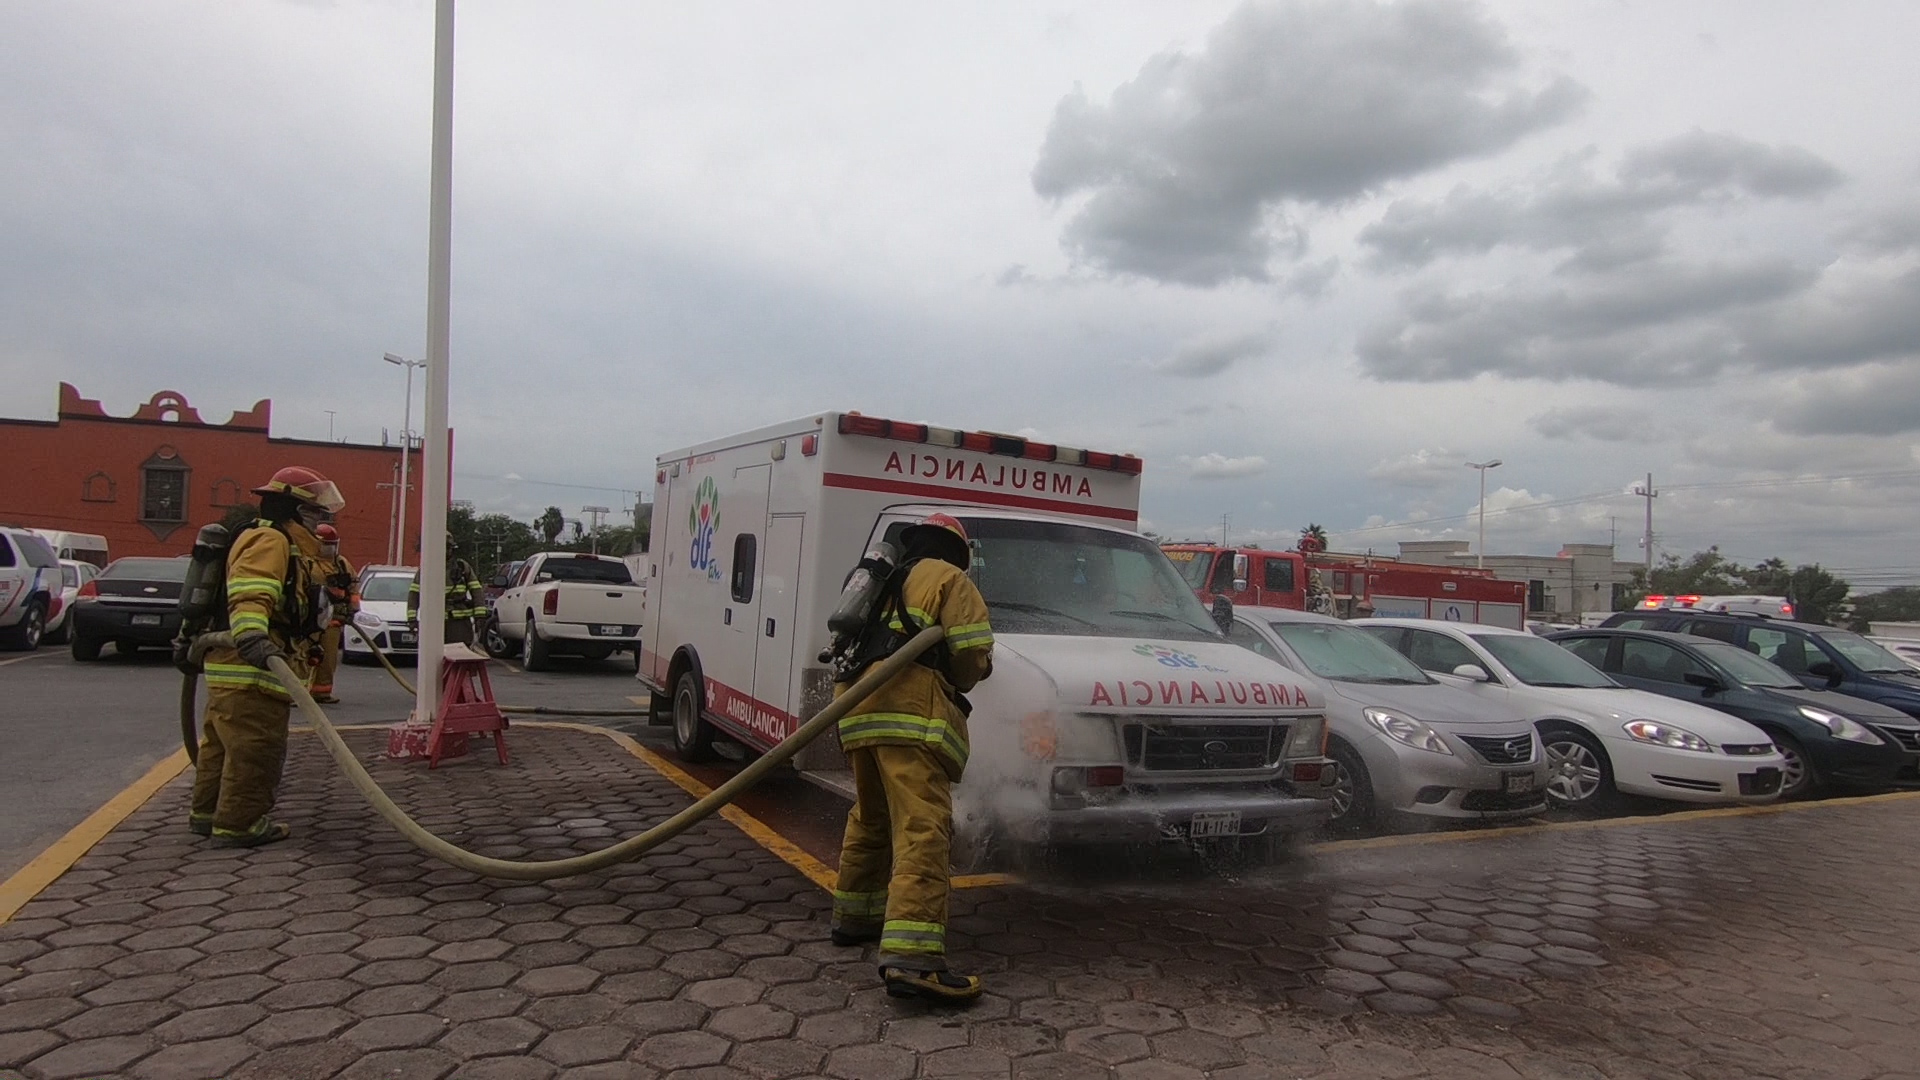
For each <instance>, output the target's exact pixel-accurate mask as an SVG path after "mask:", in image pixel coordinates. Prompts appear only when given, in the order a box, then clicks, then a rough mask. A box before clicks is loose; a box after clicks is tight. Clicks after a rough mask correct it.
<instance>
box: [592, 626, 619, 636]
mask: <svg viewBox="0 0 1920 1080" xmlns="http://www.w3.org/2000/svg"><path fill="white" fill-rule="evenodd" d="M593 630H594V633H596V634H599V635H600V636H601V637H626V636H627V628H626V627H624V626H596V627H594V628H593Z"/></svg>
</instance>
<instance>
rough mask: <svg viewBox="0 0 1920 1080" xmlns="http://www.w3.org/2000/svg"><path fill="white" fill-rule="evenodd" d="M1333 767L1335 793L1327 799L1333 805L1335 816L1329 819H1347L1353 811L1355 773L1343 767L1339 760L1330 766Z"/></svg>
mask: <svg viewBox="0 0 1920 1080" xmlns="http://www.w3.org/2000/svg"><path fill="white" fill-rule="evenodd" d="M1330 767H1331V768H1332V769H1333V795H1332V796H1331V797H1330V798H1329V799H1328V800H1327V801H1328V803H1329V804H1330V805H1331V806H1332V807H1333V816H1332V817H1331V818H1329V819H1328V820H1329V821H1334V822H1340V821H1345V820H1347V815H1348V814H1351V813H1352V812H1353V774H1352V773H1350V772H1348V771H1347V770H1346V769H1344V768H1342V767H1341V765H1340V763H1339V762H1338V761H1335V762H1333V763H1332V765H1331V766H1330Z"/></svg>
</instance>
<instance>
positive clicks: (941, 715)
mask: <svg viewBox="0 0 1920 1080" xmlns="http://www.w3.org/2000/svg"><path fill="white" fill-rule="evenodd" d="M901 598H902V599H903V600H904V601H905V602H906V607H907V615H908V617H910V618H911V619H912V620H913V621H914V622H915V623H916V624H918V625H919V626H920V627H922V628H925V627H927V626H932V625H935V624H938V625H939V626H941V627H944V628H945V630H946V649H945V651H946V654H947V655H946V660H945V663H944V664H943V665H942V666H941V670H935V669H934V668H932V667H929V666H928V665H926V664H909V665H907V668H906V670H904V671H902V672H900V673H899V674H898V675H895V676H894V677H893V678H892V679H891V680H889V681H888V682H887V684H886V685H884V686H882V687H881V688H880V689H878V690H876V691H874V692H873V694H872V695H871V696H870V697H868V698H867V699H866V700H865V701H862V702H861V703H860V704H859V705H857V706H855V707H854V709H853V711H852V712H851V713H849V714H848V715H847V716H845V717H843V718H842V719H841V721H840V745H841V746H842V747H844V748H846V749H848V750H852V749H855V748H857V747H861V746H914V745H926V746H931V747H932V748H933V749H934V751H935V752H936V754H937V755H938V756H939V757H940V759H941V763H942V765H943V766H944V767H945V768H946V771H947V776H948V777H949V778H950V779H952V780H955V781H958V780H959V779H960V775H961V773H962V772H964V771H965V770H966V767H967V753H968V747H967V717H966V714H965V713H963V712H961V711H960V706H959V704H958V703H957V702H956V701H955V700H954V695H955V694H963V693H965V692H967V691H968V690H971V689H973V687H974V684H976V683H978V682H979V681H980V680H981V679H984V678H986V677H987V676H988V675H989V674H991V673H992V671H993V630H992V628H991V627H990V626H989V625H988V623H987V602H986V600H985V599H984V598H983V597H982V596H981V595H980V590H979V589H978V588H977V587H975V585H974V584H973V582H972V580H971V579H969V578H968V577H967V575H966V574H964V573H962V572H961V570H960V568H959V567H957V566H954V565H953V564H952V563H949V562H946V561H944V560H941V559H922V560H921V561H920V562H918V563H916V564H914V567H913V569H912V570H910V571H908V573H907V580H906V582H905V583H904V584H903V586H902V588H901ZM892 615H893V617H892V618H891V619H890V622H891V623H892V625H893V626H894V627H895V628H896V629H900V630H902V631H907V630H908V629H909V628H908V627H906V626H905V625H904V624H903V623H902V622H901V620H900V619H899V618H898V613H897V612H894V613H892ZM845 690H846V687H845V686H838V687H835V688H834V693H835V694H836V696H837V695H838V694H840V693H844V692H845Z"/></svg>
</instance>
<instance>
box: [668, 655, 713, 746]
mask: <svg viewBox="0 0 1920 1080" xmlns="http://www.w3.org/2000/svg"><path fill="white" fill-rule="evenodd" d="M705 702H706V695H705V694H703V693H702V692H701V689H700V676H698V675H695V674H694V673H693V672H691V671H683V672H681V673H680V681H679V683H677V684H675V686H674V688H673V752H674V753H676V754H678V755H680V760H681V761H685V762H688V763H689V764H694V765H698V764H700V763H702V762H707V761H712V760H714V759H715V758H717V757H719V756H720V755H718V754H716V753H714V752H713V736H714V731H713V725H712V724H709V723H707V721H706V719H705V718H704V717H702V716H701V715H700V710H701V707H702V706H703V705H704V704H705Z"/></svg>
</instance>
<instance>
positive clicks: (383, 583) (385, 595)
mask: <svg viewBox="0 0 1920 1080" xmlns="http://www.w3.org/2000/svg"><path fill="white" fill-rule="evenodd" d="M412 585H413V575H412V574H374V575H373V576H371V577H369V578H367V580H365V581H363V582H361V583H360V599H362V600H405V599H406V598H407V589H408V588H409V587H410V586H412Z"/></svg>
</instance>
